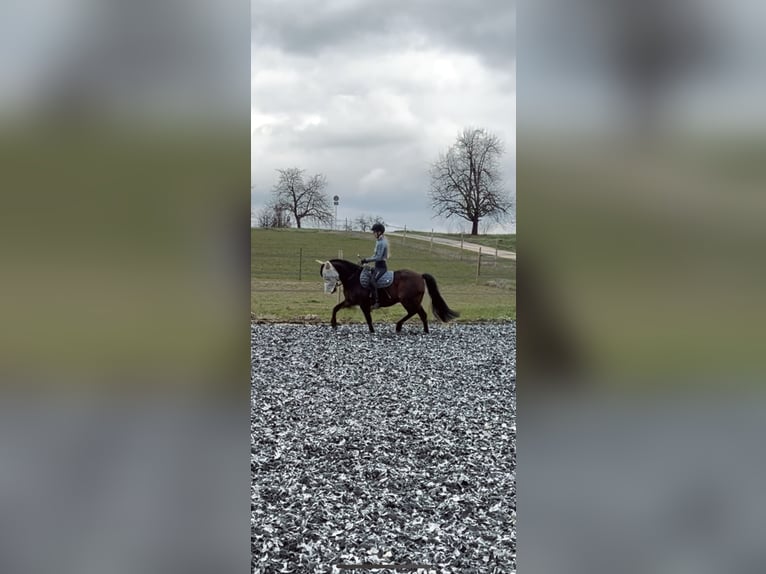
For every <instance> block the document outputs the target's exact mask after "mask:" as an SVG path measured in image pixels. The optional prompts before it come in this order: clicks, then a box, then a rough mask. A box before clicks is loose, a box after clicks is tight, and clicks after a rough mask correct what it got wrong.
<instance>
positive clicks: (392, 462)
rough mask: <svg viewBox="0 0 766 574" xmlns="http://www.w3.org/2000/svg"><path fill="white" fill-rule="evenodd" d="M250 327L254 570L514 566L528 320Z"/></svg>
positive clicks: (443, 570)
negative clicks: (523, 329) (521, 323)
mask: <svg viewBox="0 0 766 574" xmlns="http://www.w3.org/2000/svg"><path fill="white" fill-rule="evenodd" d="M376 328H377V329H378V332H377V333H375V334H369V333H367V330H366V327H365V326H363V325H341V326H339V328H338V330H337V331H332V329H330V327H329V326H327V325H317V326H309V325H282V324H279V325H263V324H253V325H252V326H251V346H252V361H251V362H252V365H251V366H252V369H251V373H252V375H251V383H252V385H251V387H252V390H251V393H252V394H251V404H252V449H251V471H252V492H251V501H252V505H251V522H252V570H253V572H256V573H272V572H274V573H277V572H283V573H288V572H294V573H303V572H306V573H309V572H311V573H318V572H322V573H331V572H337V573H342V572H354V571H356V572H378V573H380V572H390V573H393V572H428V573H439V574H448V573H461V574H462V573H472V572H477V573H478V572H481V573H500V572H502V573H506V572H515V570H516V484H515V474H516V473H515V463H516V397H515V392H516V325H515V323H504V324H498V325H461V324H453V325H449V326H445V325H440V324H435V325H433V330H432V332H431V333H430V334H429V335H424V334H422V333H421V332H420V331H419V330H414V329H413V330H409V331H407V330H405V332H403V333H401V334H396V333H394V330H393V329H394V326H393V325H376Z"/></svg>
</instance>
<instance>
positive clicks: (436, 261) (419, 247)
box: [250, 229, 516, 323]
mask: <svg viewBox="0 0 766 574" xmlns="http://www.w3.org/2000/svg"><path fill="white" fill-rule="evenodd" d="M390 242H391V257H390V259H389V262H388V267H389V269H394V270H395V269H404V268H406V269H412V270H414V271H418V272H420V273H431V274H432V275H433V276H434V277H435V278H436V281H437V284H438V286H439V290H440V292H441V293H442V295H443V296H444V298H445V299H446V301H447V303H448V305H449V306H450V307H451V308H453V309H456V310H458V311H459V312H460V313H461V317H460V319H459V320H461V321H481V320H509V319H515V317H516V273H515V271H516V265H515V262H514V261H510V260H499V261H498V265H497V267H495V266H494V265H493V262H494V258H491V259H492V262H490V259H489V258H486V259H485V258H482V272H481V275H480V276H479V283H478V284H477V282H476V268H477V255H476V254H471V255H470V256H469V255H468V254H466V253H464V254H463V259H462V260H461V258H460V257H461V255H460V253H459V250H457V249H453V248H451V247H446V246H439V247H438V248H437V247H436V246H434V248H433V250H431V249H430V247H429V245H428V244H427V243H424V242H419V241H414V240H410V241H406V242H404V243H402V241H401V238H399V237H396V236H393V237H391V238H390ZM373 248H374V241H372V240H371V239H370V235H369V234H363V233H353V232H352V233H346V232H333V231H325V230H316V229H300V230H299V229H252V230H251V268H250V272H251V279H250V281H251V283H250V285H251V293H250V297H251V313H252V315H253V317H254V318H256V319H265V320H312V321H313V320H321V321H329V317H330V313H331V310H332V307H333V306H334V305H335V304H337V302H338V296H337V294H335V295H325V294H324V292H323V284H322V279H321V277H320V274H319V267H320V266H319V263H317V262H316V260H317V259H319V260H322V261H324V260H326V259H333V258H337V257H339V252H341V251H342V254H343V255H342V258H343V259H347V260H349V261H354V262H356V261H358V257H357V255H361V256H362V257H364V256H369V255H371V254H372V251H373ZM301 250H302V268H301V264H300V263H299V261H300V260H299V254H301ZM299 274H300V277H301V278H300V280H299ZM425 305H426V307H427V308H428V307H430V301H429V300H428V296H426V298H425ZM427 310H428V309H427ZM403 315H404V310H403V308H402V307H401V306H400V305H396V306H394V307H390V308H387V309H381V310H378V311H376V312H375V314H374V320H375V321H397V320H399V319H400V318H401V317H402V316H403ZM429 315H430V311H429ZM338 318H339V320H340V321H341V322H353V323H358V322H363V321H364V317H363V315H362V313H361V311H359V309H358V308H354V309H350V310H343V311H341V312H340V313H339V316H338Z"/></svg>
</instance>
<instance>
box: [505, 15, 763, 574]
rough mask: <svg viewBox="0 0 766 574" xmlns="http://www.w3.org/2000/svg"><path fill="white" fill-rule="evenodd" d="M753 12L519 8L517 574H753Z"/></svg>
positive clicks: (756, 74)
mask: <svg viewBox="0 0 766 574" xmlns="http://www.w3.org/2000/svg"><path fill="white" fill-rule="evenodd" d="M764 10H765V7H764V5H763V4H762V3H757V2H752V1H750V0H735V1H734V2H727V3H715V2H710V1H708V0H673V1H670V2H666V1H662V2H661V1H655V0H649V1H648V2H605V1H602V0H577V1H574V2H572V1H566V2H565V1H559V0H542V1H536V2H521V3H520V4H519V10H518V22H519V26H518V28H519V32H518V45H517V48H518V75H517V85H518V117H517V122H518V124H517V130H518V137H517V140H518V158H517V163H518V179H517V189H518V192H517V196H518V210H517V216H518V234H519V235H518V243H519V251H520V253H521V255H520V257H519V263H518V277H519V279H518V299H517V307H518V317H519V325H518V342H519V343H518V344H519V359H518V365H519V371H518V373H519V386H518V388H519V398H518V405H519V411H518V412H519V426H518V428H519V429H520V430H519V439H518V448H519V456H518V461H519V470H518V500H519V502H518V508H519V535H518V540H519V554H518V563H519V567H520V569H521V571H523V572H552V571H567V572H589V573H593V572H615V571H621V572H697V573H699V572H720V571H727V572H755V571H760V570H762V569H763V568H764V564H766V552H764V551H763V549H762V544H760V542H759V540H758V539H759V538H760V537H759V535H758V534H757V532H758V531H759V528H758V527H757V525H756V523H757V519H756V516H757V515H758V514H759V513H760V512H761V510H762V509H763V508H764V506H766V496H765V495H764V493H763V489H762V488H760V487H759V486H758V485H759V484H763V479H764V477H765V476H764V471H765V470H766V468H764V465H763V464H762V457H760V456H758V455H757V452H758V450H759V449H758V440H759V438H758V437H761V436H763V435H764V431H766V424H765V423H764V421H766V418H764V416H763V415H764V400H763V397H762V388H763V385H762V384H761V382H762V381H763V378H764V374H765V373H766V353H764V343H765V342H766V338H764V336H763V325H764V319H766V307H765V306H764V305H763V302H762V297H763V294H764V293H765V292H766V289H764V288H765V287H766V271H765V268H764V265H763V255H762V253H761V252H762V249H763V247H764V245H766V226H764V221H766V194H765V193H764V191H766V161H764V159H766V158H765V157H764V154H765V153H766V110H765V109H764V105H763V102H764V101H766V98H765V96H766V81H765V80H766V74H764V71H766V68H765V66H766V60H764V58H763V54H764V48H765V47H766V45H764V38H766V36H765V35H764V34H763V30H762V28H763V22H764V21H766V20H764V16H766V12H764Z"/></svg>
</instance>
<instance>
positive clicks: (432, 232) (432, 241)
mask: <svg viewBox="0 0 766 574" xmlns="http://www.w3.org/2000/svg"><path fill="white" fill-rule="evenodd" d="M433 250H434V230H433V228H431V249H430V251H431V252H433Z"/></svg>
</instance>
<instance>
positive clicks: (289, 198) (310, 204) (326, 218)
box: [272, 167, 334, 229]
mask: <svg viewBox="0 0 766 574" xmlns="http://www.w3.org/2000/svg"><path fill="white" fill-rule="evenodd" d="M277 171H278V172H279V181H278V182H277V184H276V185H275V186H274V189H273V190H272V191H273V193H274V198H275V201H276V204H277V205H279V206H281V207H283V208H284V209H286V210H287V211H289V212H290V213H291V214H292V216H293V218H295V225H296V227H298V228H299V229H300V227H301V222H302V220H303V219H308V220H313V221H316V222H318V223H326V224H331V223H332V222H333V217H334V216H333V212H332V210H331V209H330V200H329V199H328V197H327V195H325V189H326V188H327V179H326V178H325V176H324V175H322V174H321V173H318V174H316V175H313V176H311V177H310V178H309V179H308V180H306V179H305V178H304V171H305V170H302V169H299V168H297V167H291V168H288V169H279V170H277Z"/></svg>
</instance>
